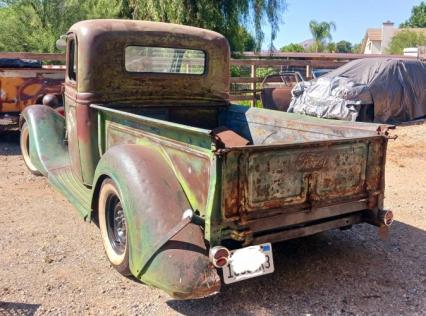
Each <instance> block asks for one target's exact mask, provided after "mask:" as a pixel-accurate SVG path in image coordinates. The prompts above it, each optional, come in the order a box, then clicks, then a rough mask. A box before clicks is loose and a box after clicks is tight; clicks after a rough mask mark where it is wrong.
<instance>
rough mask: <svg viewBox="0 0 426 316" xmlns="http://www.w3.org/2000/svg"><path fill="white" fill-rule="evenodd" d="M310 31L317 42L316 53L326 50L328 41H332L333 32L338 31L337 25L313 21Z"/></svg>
mask: <svg viewBox="0 0 426 316" xmlns="http://www.w3.org/2000/svg"><path fill="white" fill-rule="evenodd" d="M309 29H310V30H311V33H312V36H313V38H314V40H315V44H314V45H315V47H314V50H315V52H319V51H322V50H324V47H325V46H326V43H327V40H329V41H331V39H332V36H331V31H335V30H336V24H334V22H320V23H319V22H317V21H315V20H312V21H311V22H309Z"/></svg>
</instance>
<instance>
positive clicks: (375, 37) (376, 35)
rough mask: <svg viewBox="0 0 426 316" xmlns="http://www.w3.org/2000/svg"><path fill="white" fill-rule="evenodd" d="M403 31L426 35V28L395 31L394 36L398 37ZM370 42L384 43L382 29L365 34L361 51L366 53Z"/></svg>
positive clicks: (371, 29)
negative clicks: (366, 47)
mask: <svg viewBox="0 0 426 316" xmlns="http://www.w3.org/2000/svg"><path fill="white" fill-rule="evenodd" d="M401 31H411V32H418V33H423V34H425V35H426V28H402V29H394V31H393V35H396V34H397V33H398V32H401ZM368 40H370V41H382V29H381V28H369V29H367V32H365V35H364V38H363V40H362V43H361V51H365V46H366V45H367V42H368Z"/></svg>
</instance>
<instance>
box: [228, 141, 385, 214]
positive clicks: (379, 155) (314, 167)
mask: <svg viewBox="0 0 426 316" xmlns="http://www.w3.org/2000/svg"><path fill="white" fill-rule="evenodd" d="M386 142H387V139H386V137H383V136H374V137H368V138H357V139H345V140H330V141H319V142H310V143H300V144H289V145H269V146H248V147H240V148H233V149H230V150H229V151H228V152H226V153H225V156H224V159H223V164H222V180H223V181H222V184H223V185H222V188H223V189H222V211H223V214H224V215H225V216H226V217H228V218H229V217H234V216H238V215H242V213H245V214H247V213H248V212H253V211H258V210H259V211H260V210H265V209H282V208H285V207H290V208H292V209H294V208H306V207H313V205H315V206H322V205H330V204H333V203H341V202H347V201H354V200H358V199H361V198H365V197H368V196H370V195H375V194H378V191H380V190H381V187H382V176H383V171H384V170H383V169H384V158H385V157H384V155H385V152H386Z"/></svg>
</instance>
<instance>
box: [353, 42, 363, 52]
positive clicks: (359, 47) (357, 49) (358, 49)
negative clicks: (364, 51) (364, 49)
mask: <svg viewBox="0 0 426 316" xmlns="http://www.w3.org/2000/svg"><path fill="white" fill-rule="evenodd" d="M352 53H354V54H361V43H357V44H354V45H353V46H352Z"/></svg>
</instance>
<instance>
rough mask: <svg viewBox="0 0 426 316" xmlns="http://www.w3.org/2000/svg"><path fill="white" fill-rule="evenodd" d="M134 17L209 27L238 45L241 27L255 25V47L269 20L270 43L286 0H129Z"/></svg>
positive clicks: (233, 45) (258, 46) (257, 46)
mask: <svg viewBox="0 0 426 316" xmlns="http://www.w3.org/2000/svg"><path fill="white" fill-rule="evenodd" d="M130 7H131V8H132V10H133V13H132V14H133V16H132V17H133V18H135V19H143V20H152V21H162V22H173V23H180V24H186V25H192V26H198V27H202V28H207V29H211V30H214V31H217V32H220V33H222V34H223V35H225V36H226V37H227V38H228V40H229V42H230V43H231V48H232V49H234V48H237V46H238V45H237V43H238V42H239V40H240V39H239V36H240V35H241V27H245V28H246V29H254V39H255V43H256V47H255V48H256V50H259V49H260V47H261V45H262V42H263V41H264V38H265V34H264V32H263V28H264V26H265V24H266V23H265V22H267V23H269V25H270V29H271V33H270V38H271V42H270V45H271V46H272V41H273V40H274V39H275V37H276V34H277V31H278V30H279V24H280V22H281V16H282V13H283V12H284V10H285V0H232V1H225V0H222V1H211V0H197V1H194V0H130Z"/></svg>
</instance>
